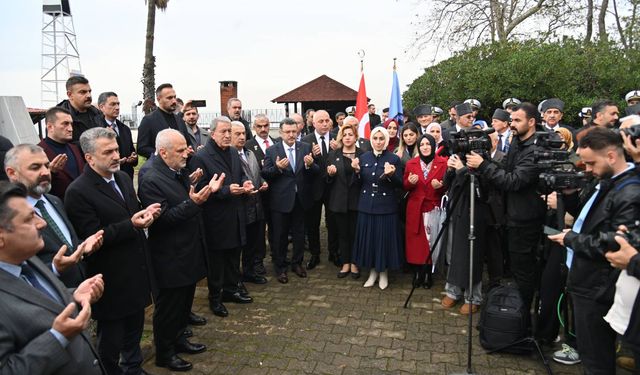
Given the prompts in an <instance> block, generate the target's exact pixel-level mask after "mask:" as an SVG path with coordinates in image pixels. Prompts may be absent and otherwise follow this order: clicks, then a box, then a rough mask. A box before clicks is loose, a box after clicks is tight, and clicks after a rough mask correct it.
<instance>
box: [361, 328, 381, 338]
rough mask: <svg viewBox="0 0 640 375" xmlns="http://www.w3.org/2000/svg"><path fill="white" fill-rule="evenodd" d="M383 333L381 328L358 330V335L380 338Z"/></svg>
mask: <svg viewBox="0 0 640 375" xmlns="http://www.w3.org/2000/svg"><path fill="white" fill-rule="evenodd" d="M381 331H382V330H381V329H379V328H358V335H361V336H371V337H380V332H381Z"/></svg>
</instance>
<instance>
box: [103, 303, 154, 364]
mask: <svg viewBox="0 0 640 375" xmlns="http://www.w3.org/2000/svg"><path fill="white" fill-rule="evenodd" d="M143 328H144V310H140V311H138V312H135V313H133V314H130V315H127V316H125V317H123V318H120V319H109V320H107V319H98V327H97V336H98V337H97V339H98V340H97V349H98V355H99V356H100V360H101V361H102V363H103V365H104V367H105V369H106V370H107V374H108V375H121V374H122V375H138V374H140V373H141V372H142V367H141V366H142V351H141V350H140V339H141V338H142V330H143Z"/></svg>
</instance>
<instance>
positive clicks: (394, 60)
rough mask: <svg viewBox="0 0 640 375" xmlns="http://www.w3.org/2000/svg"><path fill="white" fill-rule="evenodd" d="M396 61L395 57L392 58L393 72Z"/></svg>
mask: <svg viewBox="0 0 640 375" xmlns="http://www.w3.org/2000/svg"><path fill="white" fill-rule="evenodd" d="M397 59H398V58H397V57H394V58H393V70H396V60H397Z"/></svg>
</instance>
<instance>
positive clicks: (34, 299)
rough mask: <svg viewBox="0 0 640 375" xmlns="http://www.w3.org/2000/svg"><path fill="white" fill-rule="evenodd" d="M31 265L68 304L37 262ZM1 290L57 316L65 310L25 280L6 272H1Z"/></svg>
mask: <svg viewBox="0 0 640 375" xmlns="http://www.w3.org/2000/svg"><path fill="white" fill-rule="evenodd" d="M29 264H30V265H32V266H33V267H34V268H38V271H39V272H40V275H43V276H44V277H45V278H47V281H48V282H49V284H50V285H52V286H53V288H54V289H55V290H56V292H57V293H58V295H59V296H60V298H61V299H62V300H63V301H64V302H65V303H66V302H67V301H66V299H65V298H64V297H63V296H62V294H61V293H60V290H59V289H58V288H57V286H56V285H55V284H54V283H52V282H51V279H49V278H48V277H47V276H46V275H45V274H44V272H42V269H41V268H40V267H38V266H36V265H35V262H31V261H30V262H29ZM0 290H4V291H5V292H6V293H8V294H11V295H13V296H15V297H17V298H19V299H21V300H24V301H26V302H28V303H30V304H35V305H38V306H40V307H42V308H45V309H47V310H49V311H51V312H52V313H54V314H56V315H58V314H60V312H61V311H62V309H63V308H64V306H63V305H61V304H59V303H57V302H55V301H53V300H52V299H51V298H49V297H47V296H45V295H44V294H42V292H40V291H38V290H36V289H35V288H33V287H32V286H30V285H29V284H27V283H26V282H25V281H24V280H22V279H20V278H18V277H15V276H13V275H11V274H10V273H8V272H6V271H4V270H0Z"/></svg>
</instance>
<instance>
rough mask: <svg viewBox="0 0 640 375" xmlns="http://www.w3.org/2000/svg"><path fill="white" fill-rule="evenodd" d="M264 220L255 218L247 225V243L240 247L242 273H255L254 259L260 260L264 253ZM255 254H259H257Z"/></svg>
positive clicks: (252, 274)
mask: <svg viewBox="0 0 640 375" xmlns="http://www.w3.org/2000/svg"><path fill="white" fill-rule="evenodd" d="M264 235H265V221H264V220H257V221H255V222H253V223H251V224H248V225H247V244H246V245H245V247H244V249H242V274H243V275H251V276H254V275H255V271H254V269H253V267H254V266H255V264H256V259H259V260H260V262H262V259H264V256H265V253H266V246H267V245H266V243H265V237H264ZM257 254H260V255H259V256H257Z"/></svg>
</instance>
